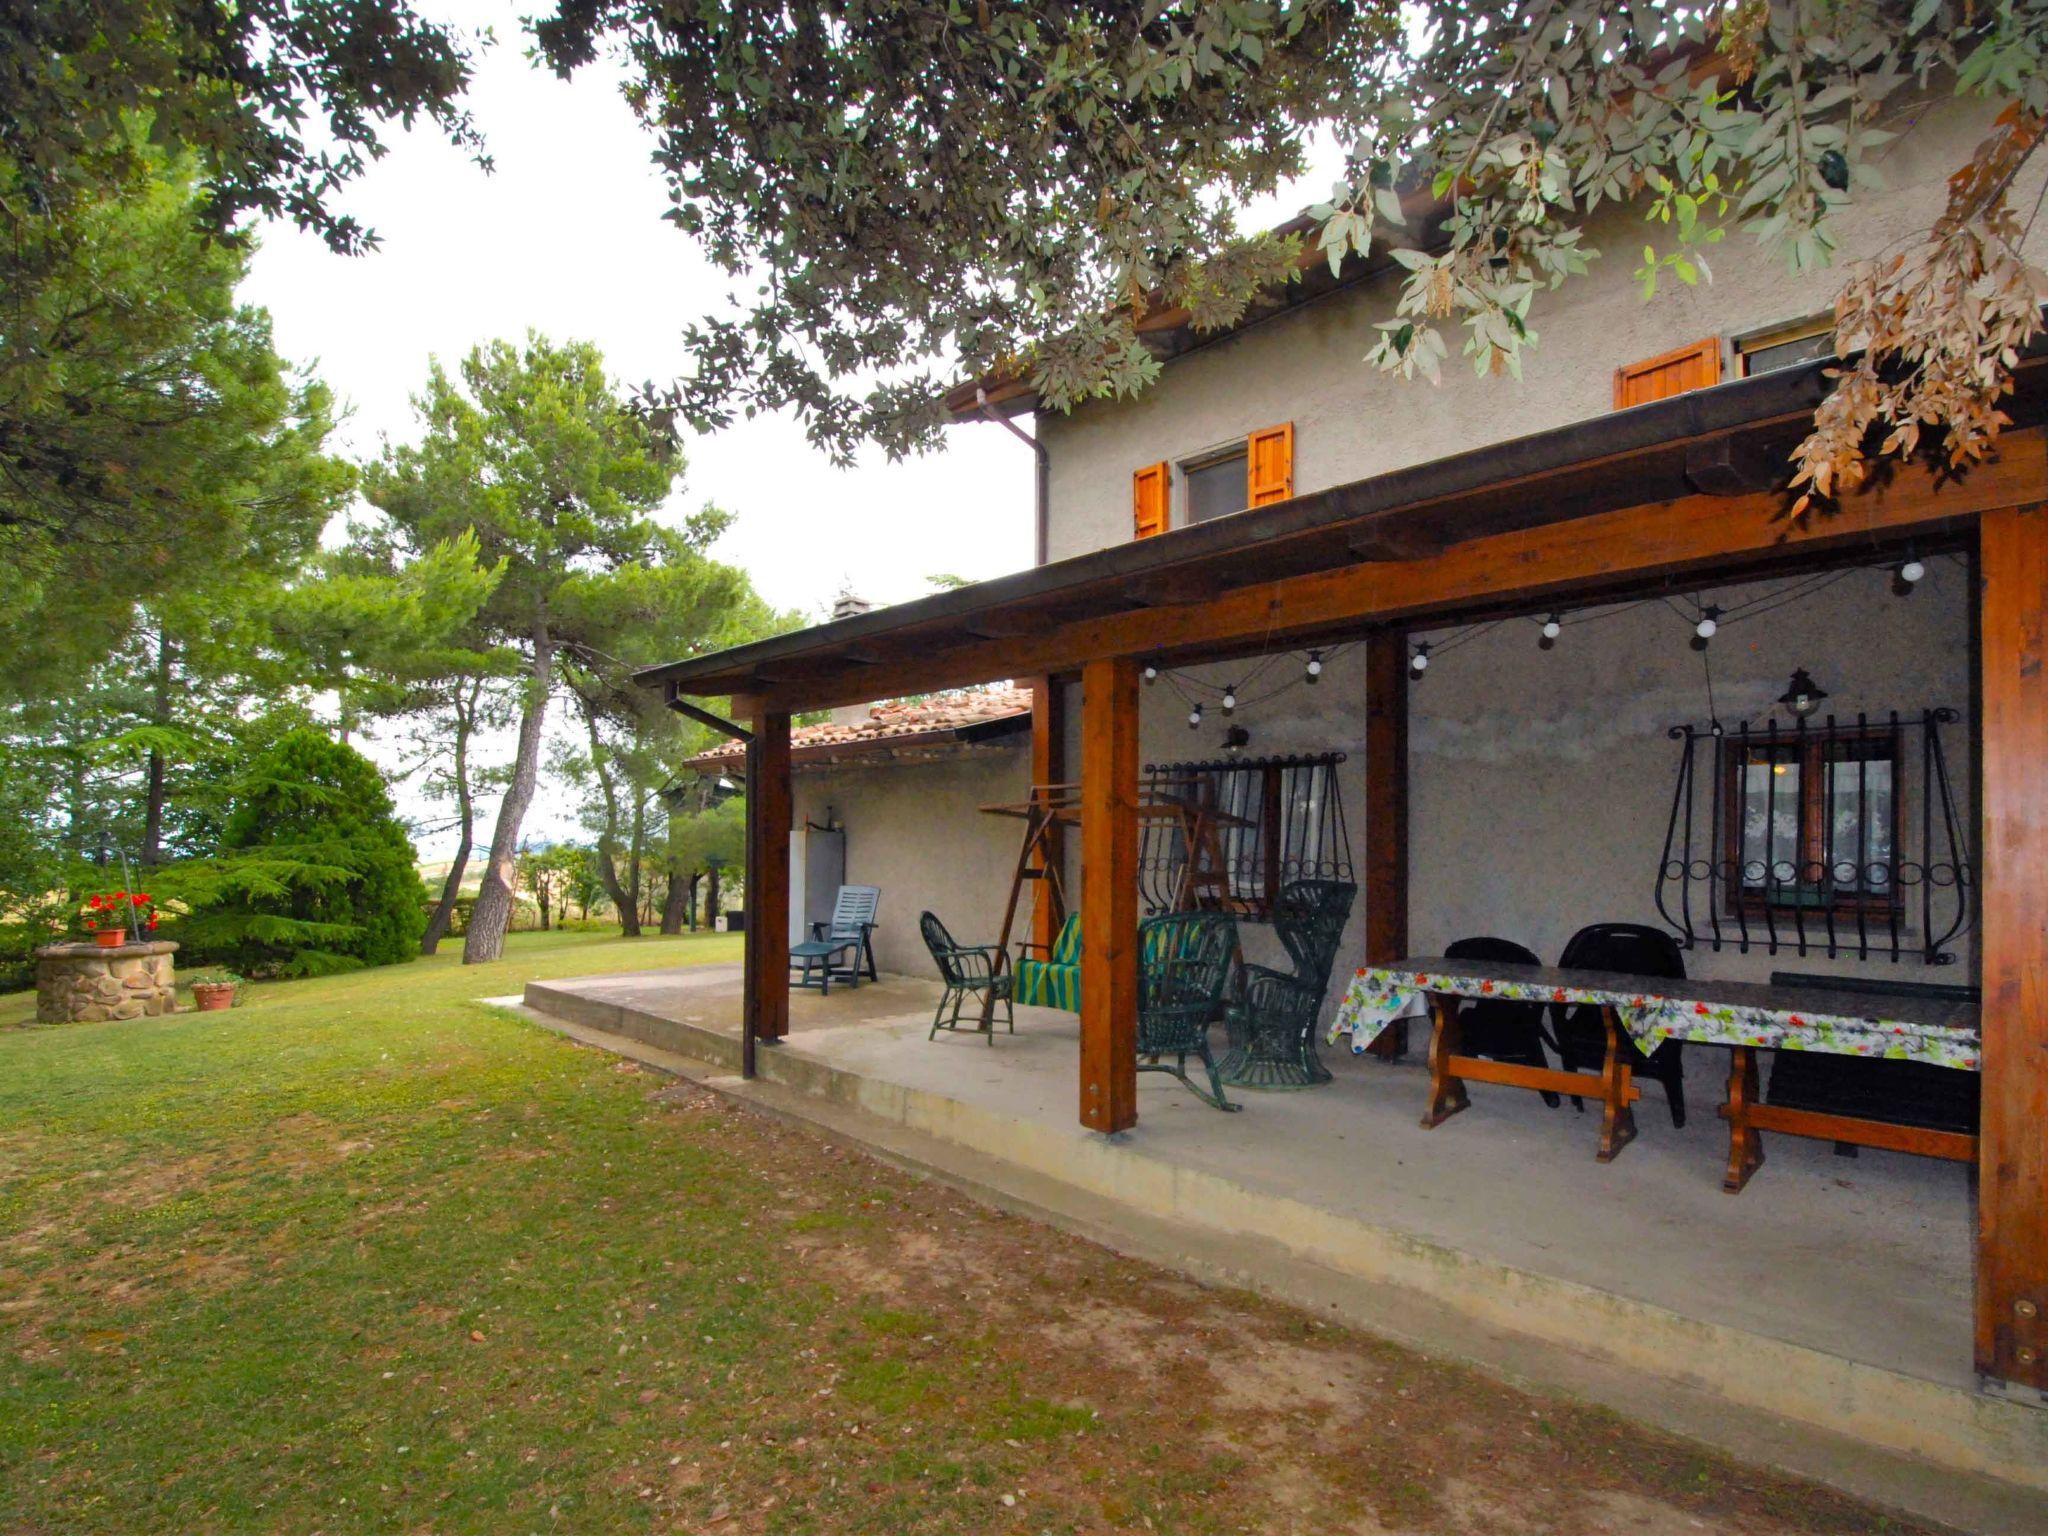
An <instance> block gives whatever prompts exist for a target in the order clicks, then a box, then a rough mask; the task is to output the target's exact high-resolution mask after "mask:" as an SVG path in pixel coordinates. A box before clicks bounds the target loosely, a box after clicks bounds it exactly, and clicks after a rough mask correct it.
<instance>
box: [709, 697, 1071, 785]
mask: <svg viewBox="0 0 2048 1536" xmlns="http://www.w3.org/2000/svg"><path fill="white" fill-rule="evenodd" d="M1030 713H1031V690H1030V689H1029V688H1012V687H1008V686H1003V687H996V688H962V689H958V690H955V691H953V692H950V693H938V694H933V695H931V696H929V697H927V698H922V699H915V700H911V699H892V700H890V701H888V702H887V703H882V704H870V705H869V706H868V712H867V718H866V719H864V720H860V721H856V722H854V723H851V724H840V723H838V722H836V721H831V722H827V723H826V724H824V725H800V726H798V727H797V728H796V729H795V730H793V731H791V732H790V733H789V747H790V753H791V755H792V756H793V757H796V758H805V757H810V758H818V757H836V756H838V755H839V754H840V753H841V752H845V753H847V754H849V755H851V754H856V753H860V752H863V751H867V750H870V749H874V750H883V749H887V748H889V747H891V746H894V745H908V744H909V742H910V741H911V740H912V739H922V738H927V737H934V736H936V737H940V738H952V737H953V735H954V733H956V732H960V731H966V730H970V729H971V728H973V727H975V726H984V725H991V724H994V723H996V722H998V721H1004V720H1016V719H1018V718H1020V717H1024V716H1028V715H1030ZM745 759H746V753H745V751H744V750H743V749H742V747H741V746H740V744H739V743H738V742H733V743H730V744H729V745H725V746H719V747H714V748H713V749H712V750H710V751H709V752H700V753H698V754H697V755H696V756H695V757H693V758H690V759H688V760H687V761H686V762H685V763H684V766H685V767H687V768H697V769H713V770H724V769H728V768H738V767H740V766H741V765H742V764H743V763H744V761H745Z"/></svg>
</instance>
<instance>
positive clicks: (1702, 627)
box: [1692, 618, 1721, 640]
mask: <svg viewBox="0 0 2048 1536" xmlns="http://www.w3.org/2000/svg"><path fill="white" fill-rule="evenodd" d="M1720 627H1721V626H1720V625H1719V624H1716V623H1715V622H1714V621H1713V620H1712V619H1704V618H1703V619H1701V620H1700V621H1699V623H1697V624H1695V625H1693V627H1692V632H1693V633H1694V634H1696V635H1698V636H1699V637H1700V638H1701V639H1702V640H1711V639H1713V638H1714V631H1715V630H1717V629H1719V628H1720Z"/></svg>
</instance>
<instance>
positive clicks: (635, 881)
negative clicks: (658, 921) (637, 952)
mask: <svg viewBox="0 0 2048 1536" xmlns="http://www.w3.org/2000/svg"><path fill="white" fill-rule="evenodd" d="M646 840H647V801H646V800H645V799H644V798H643V797H642V796H640V795H638V794H635V795H634V796H633V840H632V842H631V843H629V844H628V845H627V848H626V889H627V890H628V891H629V892H631V893H632V897H633V911H634V919H635V920H634V923H633V928H634V934H635V936H636V937H637V936H638V933H639V929H640V925H641V924H642V923H644V922H645V921H646V917H645V915H644V914H645V908H644V907H643V906H642V905H641V903H642V902H644V901H645V900H646V899H647V891H646V888H645V887H644V885H643V884H642V882H641V879H640V863H641V851H642V848H643V846H644V844H645V843H646Z"/></svg>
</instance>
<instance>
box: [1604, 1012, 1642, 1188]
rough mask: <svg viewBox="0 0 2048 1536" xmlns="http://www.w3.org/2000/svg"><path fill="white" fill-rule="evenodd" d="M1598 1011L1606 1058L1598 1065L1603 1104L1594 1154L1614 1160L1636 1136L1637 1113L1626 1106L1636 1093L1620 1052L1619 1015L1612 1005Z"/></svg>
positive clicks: (1607, 1160) (1633, 1075)
mask: <svg viewBox="0 0 2048 1536" xmlns="http://www.w3.org/2000/svg"><path fill="white" fill-rule="evenodd" d="M1600 1015H1601V1017H1602V1018H1603V1019H1605V1020H1606V1021H1607V1060H1606V1061H1605V1062H1604V1063H1603V1064H1602V1066H1601V1068H1600V1100H1601V1104H1602V1106H1603V1108H1602V1111H1601V1115H1600V1150H1599V1152H1598V1153H1597V1154H1596V1155H1597V1156H1598V1158H1599V1159H1600V1161H1601V1162H1603V1163H1610V1162H1612V1161H1614V1155H1615V1154H1616V1153H1617V1152H1619V1151H1620V1150H1621V1149H1622V1148H1623V1147H1625V1146H1627V1145H1628V1144H1629V1143H1630V1142H1632V1141H1634V1140H1635V1139H1636V1113H1635V1111H1634V1110H1633V1109H1631V1108H1629V1100H1630V1099H1632V1098H1634V1097H1635V1095H1634V1093H1633V1092H1632V1091H1631V1090H1632V1089H1633V1087H1634V1077H1635V1074H1634V1072H1633V1071H1632V1070H1631V1069H1630V1067H1629V1064H1628V1057H1627V1056H1626V1055H1624V1054H1623V1052H1622V1041H1623V1040H1624V1039H1626V1038H1627V1037H1626V1036H1625V1035H1623V1034H1622V1030H1621V1015H1620V1014H1619V1013H1617V1012H1616V1011H1615V1010H1614V1009H1612V1008H1602V1009H1601V1010H1600Z"/></svg>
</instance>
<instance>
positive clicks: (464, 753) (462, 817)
mask: <svg viewBox="0 0 2048 1536" xmlns="http://www.w3.org/2000/svg"><path fill="white" fill-rule="evenodd" d="M482 690H483V683H482V682H481V681H479V682H475V683H472V684H471V685H470V690H469V697H468V699H467V700H465V699H464V698H463V696H462V689H461V688H460V686H458V687H457V688H456V690H455V810H456V820H457V824H458V825H459V826H460V828H461V836H460V837H459V838H458V839H457V840H456V844H455V857H454V859H453V860H451V861H450V862H449V865H448V878H447V879H445V880H443V881H442V882H441V899H440V900H439V901H437V902H435V903H434V910H433V913H432V914H431V915H430V916H429V917H428V918H427V931H426V932H425V933H423V934H421V935H420V953H421V954H423V955H431V954H433V953H434V951H435V950H437V949H439V948H440V947H441V941H442V940H443V939H445V938H447V937H448V930H449V929H450V928H451V927H453V926H454V924H455V903H456V901H457V900H458V899H459V898H460V897H461V895H462V877H463V876H464V875H465V874H467V873H468V872H469V850H470V849H471V848H472V847H473V846H475V842H476V805H475V802H474V801H472V800H471V799H470V794H469V733H470V730H471V728H472V726H473V725H474V723H475V713H474V712H475V709H476V702H477V696H478V694H479V693H481V692H482Z"/></svg>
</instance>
